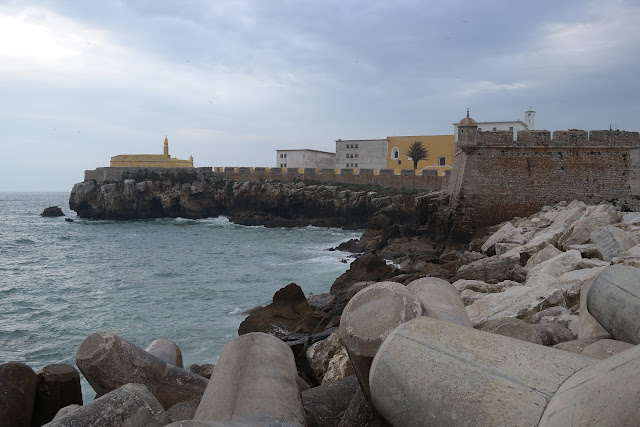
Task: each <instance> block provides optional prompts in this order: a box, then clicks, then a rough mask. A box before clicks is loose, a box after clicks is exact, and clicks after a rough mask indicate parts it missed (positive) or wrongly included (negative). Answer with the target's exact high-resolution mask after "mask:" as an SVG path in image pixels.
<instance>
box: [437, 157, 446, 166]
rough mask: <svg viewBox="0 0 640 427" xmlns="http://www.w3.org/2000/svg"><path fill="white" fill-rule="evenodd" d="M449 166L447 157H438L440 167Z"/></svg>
mask: <svg viewBox="0 0 640 427" xmlns="http://www.w3.org/2000/svg"><path fill="white" fill-rule="evenodd" d="M446 164H447V158H446V157H438V166H445V165H446Z"/></svg>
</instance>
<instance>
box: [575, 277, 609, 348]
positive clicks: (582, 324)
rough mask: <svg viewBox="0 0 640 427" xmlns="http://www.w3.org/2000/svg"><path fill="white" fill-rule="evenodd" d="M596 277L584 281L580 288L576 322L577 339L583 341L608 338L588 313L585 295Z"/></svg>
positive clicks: (605, 331) (605, 332)
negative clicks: (578, 312)
mask: <svg viewBox="0 0 640 427" xmlns="http://www.w3.org/2000/svg"><path fill="white" fill-rule="evenodd" d="M596 277H597V276H594V277H592V278H590V279H588V280H586V281H585V282H584V283H583V284H582V285H581V286H580V317H579V322H578V339H579V340H585V339H591V338H596V337H600V339H602V338H603V337H609V336H610V335H609V332H607V330H606V329H605V328H603V327H602V325H601V324H600V323H598V321H597V320H596V319H595V318H594V317H593V316H592V315H591V313H589V308H588V307H587V295H588V294H589V288H590V287H591V284H592V283H593V281H594V280H595V278H596Z"/></svg>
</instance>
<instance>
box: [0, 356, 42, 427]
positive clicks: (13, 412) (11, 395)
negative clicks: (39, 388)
mask: <svg viewBox="0 0 640 427" xmlns="http://www.w3.org/2000/svg"><path fill="white" fill-rule="evenodd" d="M37 382H38V377H37V376H36V373H35V372H33V369H31V368H30V367H29V366H27V365H25V364H24V363H18V362H7V363H3V364H0V397H1V398H0V425H3V426H25V427H28V426H30V425H31V414H32V413H33V405H34V402H35V399H36V385H37Z"/></svg>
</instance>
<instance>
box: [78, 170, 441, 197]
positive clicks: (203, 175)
mask: <svg viewBox="0 0 640 427" xmlns="http://www.w3.org/2000/svg"><path fill="white" fill-rule="evenodd" d="M172 175H175V176H180V177H183V176H184V177H186V176H193V177H194V178H196V179H198V180H203V179H207V178H213V177H222V178H227V179H233V180H236V181H248V182H257V181H266V180H273V181H318V182H323V183H343V184H361V185H376V186H381V187H390V188H405V189H419V190H428V191H436V190H440V189H441V187H442V180H443V178H442V177H439V176H437V172H436V171H435V170H426V171H423V172H422V173H421V174H419V175H417V174H416V171H415V170H413V169H406V170H402V171H401V173H400V174H399V175H395V174H394V171H393V170H392V169H381V170H379V171H377V170H374V169H359V170H358V169H341V170H340V171H336V170H335V169H312V168H311V169H310V168H307V169H298V168H295V169H292V168H288V169H287V168H262V167H256V168H250V167H226V168H221V167H216V168H210V167H205V168H189V169H180V168H174V169H172V168H97V169H95V170H88V171H85V173H84V179H85V181H90V180H92V181H96V182H97V183H103V182H109V181H119V180H123V179H135V180H138V181H141V180H145V179H153V178H154V177H165V176H172Z"/></svg>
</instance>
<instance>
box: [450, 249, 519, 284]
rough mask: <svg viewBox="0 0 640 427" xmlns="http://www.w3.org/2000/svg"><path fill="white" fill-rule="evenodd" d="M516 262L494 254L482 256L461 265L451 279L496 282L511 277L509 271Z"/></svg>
mask: <svg viewBox="0 0 640 427" xmlns="http://www.w3.org/2000/svg"><path fill="white" fill-rule="evenodd" d="M515 264H516V263H515V262H512V261H511V260H506V259H503V258H502V257H501V256H498V255H494V256H492V257H489V258H482V259H479V260H477V261H473V262H471V263H469V264H465V265H463V266H461V267H460V268H459V269H458V271H456V274H455V276H454V277H453V281H457V280H460V279H468V280H482V281H483V282H487V283H498V282H502V281H504V280H509V279H511V272H512V269H513V267H514V265H515Z"/></svg>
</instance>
